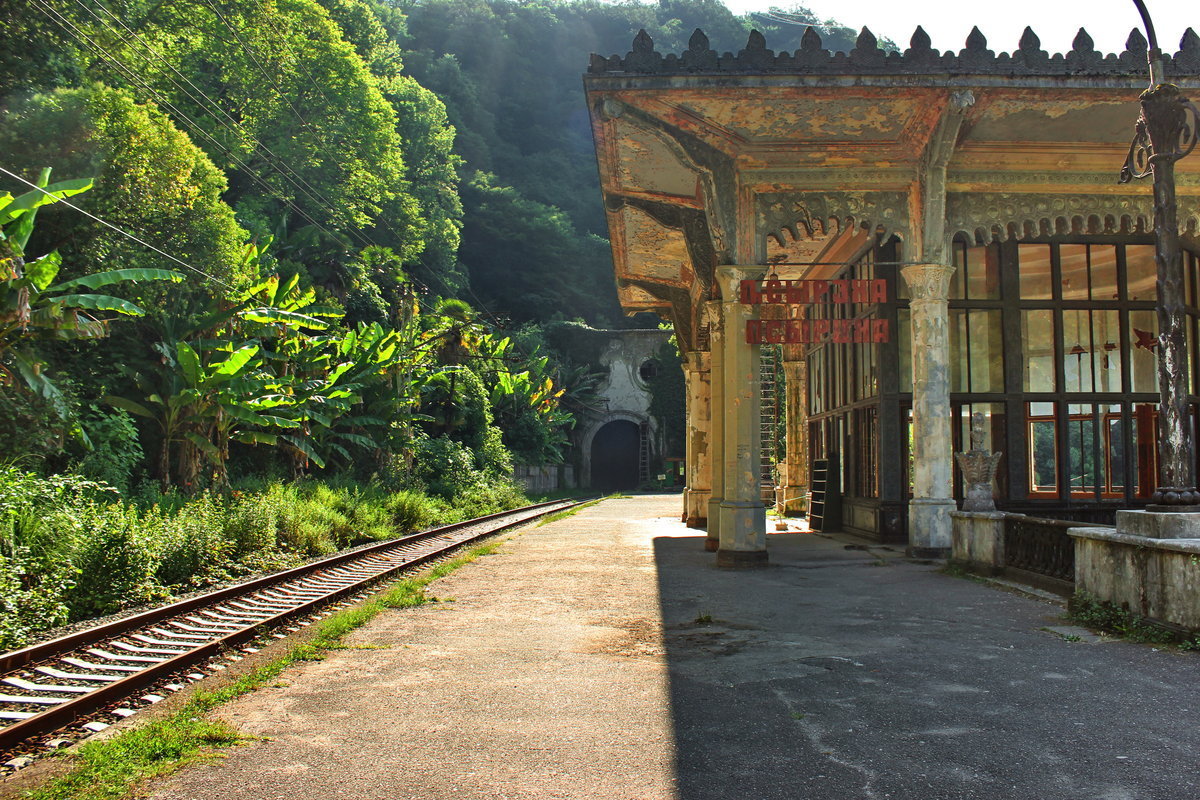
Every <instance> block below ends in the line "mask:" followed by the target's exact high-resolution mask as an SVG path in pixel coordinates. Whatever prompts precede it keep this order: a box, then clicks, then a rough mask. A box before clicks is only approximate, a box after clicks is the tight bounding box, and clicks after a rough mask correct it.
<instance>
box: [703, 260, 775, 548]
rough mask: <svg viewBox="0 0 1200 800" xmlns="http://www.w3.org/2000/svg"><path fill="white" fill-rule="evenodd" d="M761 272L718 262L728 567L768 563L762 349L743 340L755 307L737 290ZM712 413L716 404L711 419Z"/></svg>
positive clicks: (723, 527)
mask: <svg viewBox="0 0 1200 800" xmlns="http://www.w3.org/2000/svg"><path fill="white" fill-rule="evenodd" d="M760 277H762V269H761V268H759V267H718V268H717V279H718V282H719V284H720V288H721V306H722V308H721V311H722V315H723V317H724V325H723V327H724V331H723V332H724V337H723V339H722V342H721V345H720V347H721V350H722V352H723V354H724V363H723V366H722V381H721V382H722V383H723V384H724V392H723V397H724V408H723V412H724V413H723V414H722V415H721V416H722V417H723V424H724V431H723V439H724V443H725V447H724V453H723V458H722V463H723V465H724V474H725V481H724V486H723V487H722V489H723V493H722V498H721V522H720V531H719V539H720V547H719V548H718V549H717V566H718V567H726V568H732V569H737V568H745V567H763V566H766V564H767V518H766V509H765V507H764V506H763V502H762V489H761V487H760V476H759V469H760V467H759V457H760V456H759V454H760V450H761V441H760V440H761V431H760V428H759V422H760V420H759V410H760V407H761V405H762V398H761V396H760V383H761V381H760V377H759V367H760V365H759V358H760V354H759V346H758V345H751V344H747V343H746V333H745V331H746V321H747V320H749V319H750V318H751V317H752V316H753V315H754V309H753V307H750V306H744V305H742V303H741V302H740V301H739V293H738V289H739V285H740V283H741V281H742V280H743V279H756V278H760ZM714 349H715V348H714ZM714 382H715V381H714ZM716 416H717V415H716V410H715V409H714V413H713V417H714V420H715V419H716Z"/></svg>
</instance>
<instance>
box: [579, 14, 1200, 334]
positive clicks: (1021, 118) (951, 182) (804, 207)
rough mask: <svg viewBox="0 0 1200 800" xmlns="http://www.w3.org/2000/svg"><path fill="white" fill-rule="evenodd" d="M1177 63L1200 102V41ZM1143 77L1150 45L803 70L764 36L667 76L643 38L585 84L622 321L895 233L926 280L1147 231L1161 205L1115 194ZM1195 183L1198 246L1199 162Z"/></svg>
mask: <svg viewBox="0 0 1200 800" xmlns="http://www.w3.org/2000/svg"><path fill="white" fill-rule="evenodd" d="M1163 60H1164V65H1165V70H1166V75H1167V77H1168V78H1169V79H1171V80H1173V81H1174V82H1175V83H1177V84H1178V85H1179V86H1180V87H1181V88H1182V89H1184V91H1185V93H1186V92H1191V93H1192V94H1200V37H1197V35H1196V34H1195V33H1194V32H1193V31H1192V30H1191V29H1189V30H1188V31H1187V33H1186V34H1185V35H1184V37H1183V40H1182V42H1181V44H1180V50H1179V52H1177V53H1175V54H1174V55H1173V56H1164V59H1163ZM1146 63H1147V62H1146V41H1145V39H1144V38H1142V36H1141V34H1140V33H1138V32H1137V31H1135V32H1134V33H1133V34H1131V35H1130V37H1129V40H1128V42H1127V49H1126V50H1125V52H1123V53H1120V54H1118V55H1102V54H1100V53H1098V52H1096V51H1095V49H1094V48H1093V46H1092V42H1091V39H1090V37H1088V36H1087V34H1086V33H1085V32H1083V31H1081V32H1080V34H1079V36H1077V37H1076V39H1075V44H1074V49H1073V50H1072V51H1071V52H1070V53H1067V54H1062V55H1059V54H1056V55H1050V54H1048V53H1046V52H1045V51H1043V50H1041V47H1040V43H1039V42H1038V39H1037V37H1036V35H1034V34H1033V32H1032V31H1030V30H1028V29H1027V30H1026V32H1025V35H1024V36H1023V37H1022V39H1021V42H1020V45H1019V47H1018V49H1017V50H1015V51H1013V52H1012V53H995V52H993V51H992V50H989V49H988V47H987V42H986V40H985V39H984V38H983V36H982V34H980V33H979V32H978V30H975V31H972V33H971V36H970V37H968V40H967V46H966V47H965V48H964V49H963V50H961V51H960V52H958V53H952V52H951V53H940V52H937V51H935V50H933V49H932V48H931V47H930V43H929V37H928V36H926V35H925V34H924V32H923V31H922V30H921V29H920V28H918V29H917V32H916V33H915V34H914V35H913V39H912V42H911V45H910V47H909V48H908V49H907V50H905V51H904V52H902V53H901V52H891V53H888V52H885V51H884V50H882V49H880V48H879V47H878V45H877V42H876V39H875V37H874V36H873V35H871V33H870V32H869V31H867V30H866V29H864V30H863V32H862V34H861V35H860V36H859V38H858V41H857V43H856V46H855V47H854V49H853V50H851V51H850V52H849V53H831V52H829V51H827V50H825V49H824V48H823V46H822V44H821V41H820V38H819V36H818V35H817V34H816V33H815V32H814V31H812V30H811V29H810V30H809V31H807V32H806V33H805V35H804V37H803V40H802V44H801V48H800V49H799V50H797V51H795V52H794V53H787V52H780V53H776V52H774V51H772V50H769V49H767V47H766V43H765V41H764V40H763V37H762V36H761V35H760V34H758V33H757V32H754V33H752V34H751V35H750V39H749V41H748V42H747V43H746V47H745V48H744V49H742V50H740V51H739V52H738V53H736V54H733V53H724V54H718V53H717V51H715V50H713V49H711V48H710V46H709V42H708V39H707V37H706V36H705V35H704V34H703V33H702V32H701V31H697V32H696V33H695V34H693V36H692V39H691V42H690V46H689V48H688V50H687V51H686V52H684V53H682V54H679V55H673V54H669V55H665V56H664V55H662V54H660V53H658V52H656V51H655V50H654V45H653V42H652V41H651V40H650V38H649V37H648V36H646V34H645V33H644V32H642V33H639V34H638V37H637V38H636V39H635V40H634V43H633V49H632V50H631V51H630V52H629V53H627V54H626V55H625V56H624V57H623V58H622V57H619V56H612V57H607V58H606V57H603V56H593V57H592V62H591V66H590V69H589V71H588V74H587V75H586V76H585V78H584V85H585V89H586V92H587V98H588V106H589V110H590V112H591V116H592V123H593V131H594V134H595V141H596V151H597V157H598V160H599V164H600V175H601V182H602V188H603V191H604V193H605V198H606V203H607V208H608V211H609V222H610V230H611V232H612V242H613V253H614V260H615V266H616V272H617V279H618V287H619V291H620V292H621V298H622V302H623V303H624V304H625V306H626V308H627V309H629V310H641V309H653V310H659V311H662V312H664V313H669V314H671V315H672V316H675V315H677V314H678V309H679V308H680V305H681V302H680V298H681V295H683V294H686V295H690V296H691V297H692V299H693V305H695V304H696V303H698V301H700V300H703V299H706V298H708V297H709V296H710V295H711V292H712V267H713V266H714V265H715V264H716V263H742V264H761V263H766V262H767V261H768V260H771V261H783V262H796V261H829V260H833V259H834V258H835V257H836V258H850V257H853V256H854V255H856V254H857V252H861V249H862V247H863V246H866V245H867V244H869V241H870V239H871V238H873V234H875V233H876V232H878V231H881V230H882V231H890V232H893V233H895V234H897V235H898V236H900V237H901V238H902V239H903V240H904V242H905V244H904V250H905V258H906V259H913V260H918V259H922V260H938V259H943V258H945V256H946V253H945V248H946V246H947V245H948V241H949V239H950V237H952V236H953V235H954V234H955V233H959V232H965V233H967V234H969V235H973V236H977V237H981V238H989V237H992V236H1001V237H1017V238H1022V237H1030V236H1046V235H1052V234H1056V233H1069V232H1083V233H1096V234H1103V233H1115V232H1122V231H1126V232H1129V231H1141V230H1150V229H1151V227H1152V223H1151V216H1152V214H1151V207H1150V187H1149V186H1148V185H1137V186H1131V185H1120V184H1118V183H1117V175H1118V173H1119V170H1120V168H1121V164H1122V163H1123V162H1124V159H1125V155H1126V153H1127V151H1128V149H1129V142H1130V138H1131V137H1132V133H1133V125H1134V121H1135V120H1136V119H1137V116H1138V103H1137V100H1138V96H1139V94H1140V93H1141V91H1143V90H1144V89H1145V88H1146V85H1147V74H1148V73H1147V66H1146ZM1178 183H1179V193H1180V220H1181V228H1182V229H1183V230H1184V231H1185V232H1186V233H1188V234H1189V235H1191V236H1193V237H1194V236H1195V235H1196V233H1197V230H1196V228H1197V225H1198V222H1200V158H1194V159H1190V160H1184V161H1181V162H1180V164H1179V173H1178ZM701 240H702V241H701Z"/></svg>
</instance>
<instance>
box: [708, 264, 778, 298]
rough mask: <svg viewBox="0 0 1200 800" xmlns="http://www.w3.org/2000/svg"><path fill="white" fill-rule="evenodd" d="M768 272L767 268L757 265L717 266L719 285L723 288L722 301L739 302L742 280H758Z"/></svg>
mask: <svg viewBox="0 0 1200 800" xmlns="http://www.w3.org/2000/svg"><path fill="white" fill-rule="evenodd" d="M766 274H767V268H766V267H761V266H757V265H741V264H725V265H722V266H719V267H717V270H716V276H717V285H718V286H719V287H720V289H721V300H722V302H725V303H736V302H738V298H739V297H740V294H741V283H742V281H756V280H759V279H761V278H762V277H763V276H764V275H766Z"/></svg>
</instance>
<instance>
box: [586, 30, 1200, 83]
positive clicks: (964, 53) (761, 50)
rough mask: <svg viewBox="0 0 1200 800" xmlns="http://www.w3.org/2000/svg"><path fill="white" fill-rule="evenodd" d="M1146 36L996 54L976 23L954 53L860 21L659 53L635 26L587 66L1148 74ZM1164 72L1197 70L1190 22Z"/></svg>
mask: <svg viewBox="0 0 1200 800" xmlns="http://www.w3.org/2000/svg"><path fill="white" fill-rule="evenodd" d="M1146 49H1147V44H1146V38H1145V37H1144V36H1143V35H1142V33H1141V31H1138V30H1137V29H1134V31H1133V32H1132V33H1130V34H1129V38H1128V39H1127V40H1126V42H1125V50H1124V52H1122V53H1119V54H1109V55H1104V54H1102V53H1100V52H1099V51H1097V50H1096V48H1095V45H1094V43H1093V42H1092V37H1091V36H1089V35H1088V33H1087V31H1085V30H1083V29H1082V28H1080V30H1079V33H1078V35H1076V37H1075V41H1074V42H1073V43H1072V49H1071V52H1069V53H1066V54H1061V53H1058V54H1055V55H1050V54H1049V53H1047V52H1046V51H1045V50H1043V49H1042V48H1041V42H1040V40H1039V39H1038V37H1037V34H1035V33H1034V32H1033V31H1032V30H1031V29H1030V28H1026V29H1025V33H1024V35H1022V36H1021V41H1020V44H1019V46H1018V48H1017V49H1016V50H1014V51H1013V52H1012V53H995V52H993V51H992V50H989V49H988V46H987V39H986V38H985V37H984V35H983V34H982V33H980V32H979V29H978V28H974V29H972V31H971V34H970V35H969V36H968V37H967V42H966V47H965V48H964V49H963V50H960V51H959V52H958V53H955V52H953V51H947V52H945V53H942V52H939V51H937V50H934V49H933V47H932V46H931V42H930V40H929V35H928V34H927V33H925V31H924V30H923V29H922V28H920V27H918V28H917V30H916V32H915V33H913V35H912V40H911V42H910V43H909V47H908V49H907V50H905V51H904V52H902V53H901V52H890V53H889V52H887V51H885V50H883V49H882V48H880V47H879V44H878V41H877V40H876V38H875V35H874V34H872V33H871V32H870V31H869V30H867V29H866V28H863V29H862V32H861V33H859V35H858V40H857V41H856V42H855V45H854V48H853V49H852V50H851V51H850V52H849V53H842V52H837V53H832V52H830V51H829V50H826V49H825V48H824V47H823V46H822V43H821V37H820V35H819V34H818V33H817V32H816V31H815V30H813V29H812V28H808V29H807V30H806V31H805V32H804V36H803V38H802V39H801V42H800V49H799V50H796V51H795V52H794V53H788V52H787V51H780V52H779V53H776V52H775V51H774V50H768V49H767V43H766V40H765V39H764V38H763V35H762V34H761V33H759V32H758V31H751V32H750V38H749V39H748V40H747V42H746V47H745V48H744V49H742V50H739V51H738V52H737V54H736V55H734V54H733V53H724V54H718V53H717V51H716V50H713V49H711V48H710V47H709V42H708V36H706V35H705V33H704V31H702V30H700V29H699V28H697V29H696V31H695V32H694V33H693V34H692V38H691V40H690V41H689V42H688V49H687V50H685V51H684V52H683V53H681V54H679V55H675V54H673V53H671V54H667V55H663V54H661V53H659V52H658V51H657V50H655V49H654V40H653V39H651V38H650V36H649V35H648V34H647V33H646V32H645V31H644V30H642V31H639V32H638V35H637V37H635V38H634V40H633V49H632V50H630V51H629V52H628V53H626V54H625V57H624V58H622V57H621V56H619V55H613V56H610V57H607V58H606V57H604V56H601V55H596V54H593V55H592V57H591V62H590V64H589V66H588V73H589V74H591V75H613V74H642V75H684V74H728V73H791V74H846V73H852V74H863V73H879V74H959V75H962V74H970V75H976V74H978V75H1008V76H1042V75H1045V76H1071V77H1074V76H1082V77H1088V76H1129V77H1133V76H1138V77H1145V76H1146V75H1147V67H1146ZM1163 66H1164V68H1165V71H1166V74H1167V75H1168V76H1193V77H1194V76H1195V75H1196V74H1197V73H1200V36H1197V35H1196V32H1195V31H1193V30H1192V29H1191V28H1188V29H1187V31H1186V32H1185V33H1184V34H1183V38H1182V40H1181V41H1180V43H1179V52H1177V53H1175V55H1174V56H1171V55H1166V54H1164V55H1163Z"/></svg>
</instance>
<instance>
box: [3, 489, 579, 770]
mask: <svg viewBox="0 0 1200 800" xmlns="http://www.w3.org/2000/svg"><path fill="white" fill-rule="evenodd" d="M576 505H579V503H577V502H573V501H552V502H549V503H539V504H537V505H532V506H526V507H524V508H519V509H515V510H513V511H507V512H502V513H500V514H492V515H489V516H486V517H479V518H476V519H472V520H468V521H466V522H461V523H456V524H453V525H445V526H443V527H440V528H434V529H431V530H428V531H422V532H420V533H416V534H413V535H411V536H405V537H402V538H399V539H393V540H389V541H385V542H379V543H376V544H373V545H369V546H367V547H364V548H361V549H359V550H356V551H353V552H349V553H339V554H337V555H334V556H330V557H329V558H325V559H321V560H319V561H315V562H312V563H309V564H305V565H304V566H301V567H296V568H294V569H290V570H285V571H283V572H279V573H275V574H272V575H265V576H262V577H259V578H255V579H253V580H249V581H246V582H244V583H240V584H237V585H235V586H230V587H226V588H224V589H219V590H217V591H214V592H210V593H208V594H203V595H199V596H196V597H191V598H188V599H186V600H181V601H179V602H176V603H172V604H170V605H166V606H162V607H160V608H155V609H152V610H150V611H145V612H142V613H140V614H137V615H134V616H130V617H126V618H124V619H119V620H115V621H113V622H108V623H105V624H102V625H98V626H96V627H94V628H88V629H86V630H83V631H78V632H76V633H72V634H70V635H67V636H63V637H61V638H58V639H53V640H50V641H46V642H41V643H39V644H36V645H32V646H30V647H26V648H24V649H21V650H14V651H12V652H9V653H4V654H3V655H0V725H3V727H0V753H3V754H5V756H3V757H5V758H8V757H11V756H12V755H13V754H15V753H17V754H19V753H22V752H23V753H25V754H26V755H18V758H17V759H16V763H14V762H13V761H9V762H8V763H7V764H5V766H9V767H10V768H16V767H19V766H21V765H22V762H23V761H28V760H30V759H29V754H36V753H37V752H38V751H44V750H46V749H47V748H48V747H50V746H51V745H50V743H48V742H46V741H40V740H39V737H41V739H45V738H47V736H48V734H52V733H53V732H55V731H60V730H62V729H63V728H67V727H68V726H74V730H73V732H74V733H75V734H76V737H79V736H85V735H88V734H89V733H91V732H93V731H98V730H103V729H104V728H106V727H108V724H109V723H108V722H105V721H104V720H103V719H101V717H104V718H107V719H110V720H119V719H120V718H122V717H126V716H129V715H131V714H133V713H135V711H136V709H137V708H138V707H146V706H147V705H149V704H152V703H155V702H157V701H158V700H161V699H162V695H159V694H156V693H153V692H152V693H150V694H144V695H143V694H142V693H143V692H146V691H147V690H148V689H153V688H155V687H165V689H164V690H165V691H174V690H178V689H181V688H183V685H184V684H185V683H187V682H191V681H195V680H199V679H201V678H203V677H204V676H205V673H206V672H212V671H216V670H220V669H224V668H225V666H226V664H225V663H222V659H224V660H225V661H227V660H228V659H234V660H236V659H237V658H238V657H239V656H238V655H237V653H238V652H239V648H244V649H248V650H250V651H253V650H254V648H247V647H246V645H247V643H249V642H253V641H254V640H256V639H259V638H262V637H264V636H273V637H275V638H284V637H285V636H286V635H287V632H288V631H291V632H295V631H298V630H300V629H301V628H302V627H303V626H306V625H308V624H310V623H311V622H312V621H313V620H314V619H316V618H319V617H320V616H324V615H325V614H324V613H323V612H322V611H321V609H325V608H327V607H329V606H330V605H331V604H334V603H337V602H339V601H345V600H346V599H347V598H350V597H352V596H354V595H356V594H359V593H361V592H363V591H364V590H365V589H366V588H367V587H368V586H370V585H371V584H373V583H375V582H376V581H379V580H382V579H385V578H389V577H392V576H394V575H397V574H399V573H401V572H404V571H408V570H411V569H413V568H415V567H418V566H421V565H423V564H427V563H429V562H431V561H435V560H437V559H440V558H442V557H444V556H446V555H448V554H449V553H451V552H452V551H454V550H457V549H459V548H461V547H462V546H464V545H466V544H470V543H471V542H474V541H476V540H478V539H481V538H483V537H486V536H490V535H493V534H496V533H500V532H501V531H504V530H507V529H509V528H513V527H516V526H518V525H522V524H524V523H526V522H530V521H533V520H536V519H539V518H541V517H544V516H547V515H549V514H553V513H556V512H558V511H563V510H566V509H569V508H572V507H574V506H576ZM172 681H174V682H172ZM69 740H70V738H66V739H63V738H60V739H54V740H51V742H53V745H54V746H60V745H61V744H62V743H63V742H64V741H69Z"/></svg>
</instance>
